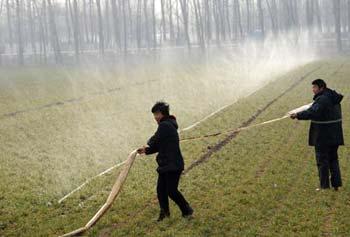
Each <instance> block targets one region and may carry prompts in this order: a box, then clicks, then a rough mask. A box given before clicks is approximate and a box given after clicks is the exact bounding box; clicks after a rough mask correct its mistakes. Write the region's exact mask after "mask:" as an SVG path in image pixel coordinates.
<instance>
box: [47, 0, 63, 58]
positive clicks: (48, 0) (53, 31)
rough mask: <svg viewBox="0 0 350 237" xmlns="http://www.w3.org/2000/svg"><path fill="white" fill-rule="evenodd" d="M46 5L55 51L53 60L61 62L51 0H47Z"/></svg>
mask: <svg viewBox="0 0 350 237" xmlns="http://www.w3.org/2000/svg"><path fill="white" fill-rule="evenodd" d="M47 5H48V6H47V7H48V11H49V23H50V30H51V44H52V47H53V50H54V53H55V61H56V63H62V55H61V49H60V42H59V39H58V34H57V28H56V22H55V11H54V10H53V7H52V4H51V0H47Z"/></svg>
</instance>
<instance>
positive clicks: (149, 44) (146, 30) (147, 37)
mask: <svg viewBox="0 0 350 237" xmlns="http://www.w3.org/2000/svg"><path fill="white" fill-rule="evenodd" d="M147 3H148V1H147V0H144V2H143V11H144V15H145V34H146V42H147V49H150V47H151V40H150V32H149V28H150V27H149V19H148V8H147Z"/></svg>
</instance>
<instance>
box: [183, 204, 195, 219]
mask: <svg viewBox="0 0 350 237" xmlns="http://www.w3.org/2000/svg"><path fill="white" fill-rule="evenodd" d="M192 215H193V209H192V207H190V205H187V210H186V212H183V213H182V217H184V218H188V217H191V216H192Z"/></svg>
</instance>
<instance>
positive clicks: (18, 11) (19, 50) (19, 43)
mask: <svg viewBox="0 0 350 237" xmlns="http://www.w3.org/2000/svg"><path fill="white" fill-rule="evenodd" d="M16 16H17V22H16V25H17V53H18V64H19V65H23V64H24V56H23V53H24V50H23V38H22V37H23V36H22V15H21V9H20V2H19V0H16Z"/></svg>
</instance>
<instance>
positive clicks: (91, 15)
mask: <svg viewBox="0 0 350 237" xmlns="http://www.w3.org/2000/svg"><path fill="white" fill-rule="evenodd" d="M89 5H90V6H89V23H90V39H91V42H92V43H95V42H96V32H95V19H94V3H93V0H89Z"/></svg>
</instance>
